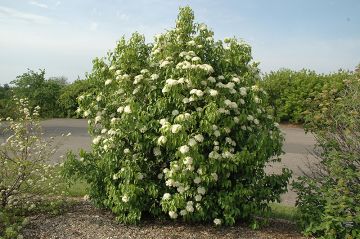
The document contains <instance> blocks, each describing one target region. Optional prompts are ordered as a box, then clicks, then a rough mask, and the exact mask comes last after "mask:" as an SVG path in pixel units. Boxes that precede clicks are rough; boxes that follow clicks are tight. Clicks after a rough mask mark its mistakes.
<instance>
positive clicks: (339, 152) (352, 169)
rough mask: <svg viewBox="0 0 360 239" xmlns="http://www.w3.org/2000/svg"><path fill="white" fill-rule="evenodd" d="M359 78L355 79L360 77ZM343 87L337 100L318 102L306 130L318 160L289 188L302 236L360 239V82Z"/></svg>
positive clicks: (351, 81)
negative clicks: (294, 193) (315, 146)
mask: <svg viewBox="0 0 360 239" xmlns="http://www.w3.org/2000/svg"><path fill="white" fill-rule="evenodd" d="M359 76H360V75H359ZM359 76H358V78H353V79H349V80H347V81H346V82H345V85H344V89H343V91H342V93H341V95H339V96H338V97H336V98H333V97H329V95H328V90H327V91H326V92H325V93H323V94H321V95H320V96H319V97H318V100H319V101H321V102H322V103H323V107H320V108H322V109H321V110H314V111H310V113H309V115H310V116H311V117H312V118H316V120H314V121H311V122H310V124H309V125H308V129H309V130H310V131H312V132H313V133H314V134H315V136H316V139H317V144H318V149H319V150H318V151H317V152H316V154H317V156H318V158H319V159H320V162H319V164H318V165H317V166H316V167H314V166H313V168H312V170H311V173H310V174H308V175H305V176H303V177H300V178H299V179H298V182H296V183H294V188H295V190H296V191H297V193H298V200H297V206H298V208H299V211H300V215H301V225H302V226H303V228H304V231H305V233H306V234H307V235H311V234H312V235H315V236H319V237H323V238H347V239H350V238H351V239H352V238H359V237H360V134H359V132H360V77H359Z"/></svg>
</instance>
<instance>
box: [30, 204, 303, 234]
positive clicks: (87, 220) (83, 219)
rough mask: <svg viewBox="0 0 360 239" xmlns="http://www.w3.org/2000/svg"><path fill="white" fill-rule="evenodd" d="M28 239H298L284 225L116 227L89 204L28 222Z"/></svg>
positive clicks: (291, 228) (155, 223) (293, 227)
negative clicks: (255, 227) (259, 228)
mask: <svg viewBox="0 0 360 239" xmlns="http://www.w3.org/2000/svg"><path fill="white" fill-rule="evenodd" d="M23 236H24V238H29V239H40V238H41V239H55V238H56V239H85V238H86V239H120V238H121V239H122V238H126V239H130V238H139V239H142V238H146V239H170V238H172V239H175V238H181V239H187V238H194V239H195V238H196V239H208V238H216V239H220V238H221V239H230V238H242V239H250V238H251V239H257V238H258V239H265V238H267V239H270V238H271V239H291V238H294V239H300V238H305V237H303V236H302V235H301V234H300V233H299V232H298V231H297V228H296V225H294V224H291V223H289V222H286V221H279V220H277V221H271V222H270V223H269V225H268V226H266V227H264V228H262V229H261V230H256V231H254V230H251V229H250V228H249V227H248V226H246V225H243V224H237V225H234V226H232V227H214V226H213V225H210V224H208V225H205V224H186V223H182V222H163V221H160V220H150V219H147V220H145V221H144V222H143V223H141V224H139V225H124V224H120V223H117V222H116V221H115V218H114V216H113V215H112V214H111V213H109V212H106V211H102V210H100V209H97V208H94V207H93V206H92V205H90V204H89V203H88V202H79V203H77V204H76V205H74V206H73V207H72V208H70V209H68V210H67V212H65V213H64V214H62V215H58V216H50V215H38V216H34V217H32V218H31V219H30V224H28V225H27V226H26V227H25V228H24V231H23Z"/></svg>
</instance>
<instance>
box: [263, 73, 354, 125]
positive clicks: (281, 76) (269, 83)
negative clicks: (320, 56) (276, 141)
mask: <svg viewBox="0 0 360 239" xmlns="http://www.w3.org/2000/svg"><path fill="white" fill-rule="evenodd" d="M351 75H352V73H351V72H347V71H339V72H337V73H332V74H327V75H325V74H317V73H315V72H314V71H310V70H301V71H292V70H288V69H283V70H279V71H276V72H271V73H269V74H266V75H265V76H264V78H263V80H262V81H261V86H262V87H263V88H264V89H265V91H266V92H267V93H268V94H269V98H270V99H269V101H270V104H271V105H272V106H273V107H274V111H275V115H276V117H278V118H279V119H280V121H282V122H292V123H304V122H305V120H306V115H307V113H308V112H309V110H310V109H315V108H317V107H318V103H319V102H317V101H315V102H314V99H316V98H317V97H318V96H319V95H320V94H322V93H324V92H326V91H328V92H329V94H331V95H332V96H333V97H334V96H335V97H336V95H338V94H339V93H340V92H341V90H342V89H343V87H344V83H343V81H344V80H345V79H347V78H349V77H351Z"/></svg>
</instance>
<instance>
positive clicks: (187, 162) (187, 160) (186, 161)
mask: <svg viewBox="0 0 360 239" xmlns="http://www.w3.org/2000/svg"><path fill="white" fill-rule="evenodd" d="M192 163H193V158H192V157H189V156H187V157H185V159H184V164H186V165H191V164H192Z"/></svg>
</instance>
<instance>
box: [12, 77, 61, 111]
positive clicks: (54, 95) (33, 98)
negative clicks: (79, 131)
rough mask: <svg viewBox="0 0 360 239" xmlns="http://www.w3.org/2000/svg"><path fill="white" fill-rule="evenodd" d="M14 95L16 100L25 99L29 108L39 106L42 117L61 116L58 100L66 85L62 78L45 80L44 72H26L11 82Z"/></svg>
mask: <svg viewBox="0 0 360 239" xmlns="http://www.w3.org/2000/svg"><path fill="white" fill-rule="evenodd" d="M11 84H12V85H13V86H14V87H13V92H14V95H15V96H16V97H18V98H27V99H28V100H29V103H30V107H31V108H34V107H35V106H40V108H41V111H40V115H41V116H42V117H59V116H63V110H62V108H61V107H60V105H59V102H58V99H59V96H60V93H61V90H62V88H63V87H64V86H65V85H66V80H65V79H64V78H50V79H45V70H39V72H34V71H32V70H28V72H26V73H23V74H22V75H20V76H17V77H16V79H15V80H13V81H11Z"/></svg>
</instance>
